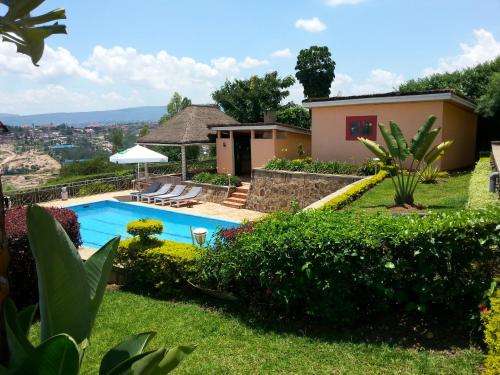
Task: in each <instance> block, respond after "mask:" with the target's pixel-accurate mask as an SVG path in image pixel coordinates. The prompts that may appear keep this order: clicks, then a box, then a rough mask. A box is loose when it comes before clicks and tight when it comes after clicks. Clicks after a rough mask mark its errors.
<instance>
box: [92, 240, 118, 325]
mask: <svg viewBox="0 0 500 375" xmlns="http://www.w3.org/2000/svg"><path fill="white" fill-rule="evenodd" d="M119 243H120V237H115V238H113V239H112V240H110V241H108V242H107V243H106V244H105V245H104V246H103V247H101V248H100V249H99V250H98V251H96V252H95V253H94V254H93V255H92V256H91V257H90V258H89V259H88V260H87V261H86V262H85V264H84V269H85V274H86V275H87V283H88V286H89V291H90V324H91V326H92V325H93V324H94V321H95V317H96V315H97V312H98V311H99V306H100V305H101V302H102V297H103V296H104V291H105V290H106V285H108V280H109V274H110V273H111V269H112V268H113V258H114V256H115V254H116V250H117V249H118V244H119Z"/></svg>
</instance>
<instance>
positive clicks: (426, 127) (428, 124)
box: [410, 116, 436, 160]
mask: <svg viewBox="0 0 500 375" xmlns="http://www.w3.org/2000/svg"><path fill="white" fill-rule="evenodd" d="M434 122H436V116H429V118H428V119H427V120H426V121H425V122H424V123H423V125H422V126H421V127H420V128H419V129H418V131H417V134H415V136H414V137H413V138H412V139H411V146H410V152H411V154H412V155H413V156H414V157H415V159H417V160H421V159H422V158H423V155H420V153H419V151H417V149H420V146H419V145H420V143H421V142H423V141H424V138H425V137H426V135H427V134H428V133H429V131H430V130H431V128H432V125H434ZM431 143H432V142H431ZM417 154H418V155H420V158H419V159H418V158H417V157H416V156H415V155H417Z"/></svg>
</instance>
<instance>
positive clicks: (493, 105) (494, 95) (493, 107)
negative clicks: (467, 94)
mask: <svg viewBox="0 0 500 375" xmlns="http://www.w3.org/2000/svg"><path fill="white" fill-rule="evenodd" d="M477 111H478V112H479V113H480V114H481V115H483V116H485V117H493V116H495V114H498V113H500V73H495V74H493V75H492V76H491V78H490V82H489V83H488V85H487V86H486V88H485V92H484V94H483V96H481V97H480V98H479V101H478V103H477Z"/></svg>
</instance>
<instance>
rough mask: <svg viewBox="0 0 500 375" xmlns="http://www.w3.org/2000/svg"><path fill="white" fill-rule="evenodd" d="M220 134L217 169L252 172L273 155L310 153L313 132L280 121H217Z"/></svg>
mask: <svg viewBox="0 0 500 375" xmlns="http://www.w3.org/2000/svg"><path fill="white" fill-rule="evenodd" d="M208 127H209V128H210V129H211V130H213V131H215V132H216V134H217V138H216V147H217V173H222V174H231V175H236V176H242V175H249V174H250V173H251V172H252V169H254V168H260V167H263V166H264V165H265V164H266V163H267V162H268V161H269V160H271V159H274V158H282V159H296V158H298V157H299V156H310V155H311V132H310V131H309V130H307V129H302V128H299V127H296V126H291V125H286V124H280V123H278V122H261V123H254V124H240V123H235V124H224V125H221V124H214V125H209V126H208Z"/></svg>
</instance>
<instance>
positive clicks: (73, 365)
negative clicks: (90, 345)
mask: <svg viewBox="0 0 500 375" xmlns="http://www.w3.org/2000/svg"><path fill="white" fill-rule="evenodd" d="M79 368H80V354H79V352H78V346H77V344H76V342H75V340H73V339H72V338H71V337H70V336H68V335H66V334H60V335H56V336H53V337H51V338H49V339H48V340H46V341H44V342H42V343H41V344H40V345H39V346H37V347H36V348H35V350H34V351H33V352H32V353H31V354H30V355H29V356H28V357H27V358H26V359H25V361H24V362H23V363H22V364H21V366H19V367H17V368H15V369H14V371H13V374H14V375H26V374H30V375H77V374H78V371H79Z"/></svg>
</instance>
